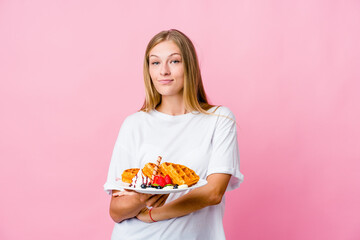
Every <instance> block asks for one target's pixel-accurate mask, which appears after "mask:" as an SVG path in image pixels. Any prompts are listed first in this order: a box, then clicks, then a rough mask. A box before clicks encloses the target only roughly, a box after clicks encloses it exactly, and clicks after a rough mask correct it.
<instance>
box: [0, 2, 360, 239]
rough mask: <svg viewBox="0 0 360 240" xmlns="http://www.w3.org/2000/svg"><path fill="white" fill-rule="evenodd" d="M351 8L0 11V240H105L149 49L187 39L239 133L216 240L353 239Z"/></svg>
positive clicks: (358, 49) (243, 5) (61, 6)
mask: <svg viewBox="0 0 360 240" xmlns="http://www.w3.org/2000/svg"><path fill="white" fill-rule="evenodd" d="M359 23H360V2H359V1H329V0H326V1H325V0H323V1H319V0H315V1H314V0H301V1H300V0H299V1H275V0H274V1H266V0H256V1H228V2H226V1H205V0H203V1H191V0H189V1H172V0H166V1H160V0H158V1H119V0H118V1H94V0H92V1H89V0H86V1H85V0H81V1H60V0H58V1H54V0H53V1H46V0H43V1H40V0H37V1H26V0H24V1H10V0H7V1H6V0H2V1H0V111H1V115H0V160H1V162H0V187H1V197H0V239H4V240H8V239H22V240H24V239H25V240H26V239H38V240H42V239H53V240H58V239H88V240H95V239H109V238H110V235H111V231H112V226H113V223H112V221H111V219H110V217H109V215H108V205H109V197H108V196H107V195H106V194H105V192H103V184H104V182H105V178H106V174H107V169H108V165H109V161H110V157H111V153H112V149H113V145H114V143H115V139H116V136H117V132H118V129H119V127H120V125H121V123H122V121H123V119H124V117H125V116H127V115H129V114H131V113H133V112H135V111H137V110H138V109H139V108H140V106H141V104H142V102H143V98H144V89H143V83H142V60H143V53H144V51H145V47H146V44H147V42H148V41H149V40H150V38H151V37H152V36H153V35H154V34H156V33H157V32H159V31H161V30H163V29H169V28H178V29H179V30H181V31H183V32H185V33H186V34H187V35H188V36H190V38H191V39H192V40H193V41H194V43H195V45H196V47H197V50H198V54H199V58H200V62H201V68H202V73H203V79H204V84H205V87H206V90H207V93H208V95H209V97H210V99H211V101H212V103H215V104H222V105H225V106H227V107H229V108H230V109H231V110H232V111H233V112H234V113H235V115H236V117H237V121H238V124H239V126H240V127H239V129H238V133H239V144H240V150H241V161H242V162H241V171H242V172H243V173H244V175H245V182H244V183H243V184H242V186H241V187H240V188H239V189H237V190H235V191H233V192H230V193H228V194H227V209H226V214H225V224H224V225H225V230H226V235H227V238H228V239H268V240H272V239H277V240H282V239H299V240H300V239H301V240H302V239H328V240H335V239H336V240H337V239H342V240H344V239H354V240H355V239H360V230H359V226H360V217H359V213H360V204H359V202H360V175H359V172H360V161H359V160H360V150H359V149H360V125H359V122H360V105H359V102H360V68H359V66H360V57H359V56H360V44H359V42H360V27H359Z"/></svg>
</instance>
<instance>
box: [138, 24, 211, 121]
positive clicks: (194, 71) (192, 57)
mask: <svg viewBox="0 0 360 240" xmlns="http://www.w3.org/2000/svg"><path fill="white" fill-rule="evenodd" d="M168 40H170V41H173V42H174V43H175V44H176V45H177V46H178V48H179V49H180V52H181V57H182V59H183V64H184V91H183V96H184V103H185V108H186V110H187V111H189V112H191V111H198V112H201V113H205V114H208V112H207V110H209V109H210V108H211V107H213V105H211V104H209V103H208V101H207V98H206V93H205V90H204V86H203V83H202V79H201V73H200V67H199V61H198V58H197V55H196V51H195V47H194V44H193V43H192V42H191V40H190V39H189V38H188V37H187V36H186V35H185V34H184V33H182V32H180V31H179V30H176V29H170V30H168V31H162V32H160V33H158V34H156V35H155V36H154V37H153V38H152V39H151V40H150V42H149V43H148V45H147V47H146V51H145V58H144V70H143V71H144V83H145V94H146V95H145V101H144V104H143V106H142V108H141V109H140V111H144V112H149V111H151V110H154V109H155V108H156V107H157V106H158V105H159V104H160V103H161V95H160V94H159V92H158V91H157V90H156V89H155V86H154V84H153V82H152V81H151V77H150V72H149V53H150V51H151V50H152V49H153V47H155V46H156V45H157V44H159V43H161V42H163V41H168Z"/></svg>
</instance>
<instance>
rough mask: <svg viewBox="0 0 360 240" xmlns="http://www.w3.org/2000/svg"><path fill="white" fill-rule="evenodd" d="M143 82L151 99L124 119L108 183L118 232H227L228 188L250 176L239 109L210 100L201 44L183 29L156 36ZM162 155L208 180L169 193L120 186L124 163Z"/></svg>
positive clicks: (135, 235) (178, 235) (207, 235)
mask: <svg viewBox="0 0 360 240" xmlns="http://www.w3.org/2000/svg"><path fill="white" fill-rule="evenodd" d="M144 81H145V89H146V98H145V102H144V105H143V107H142V108H141V110H140V111H139V112H136V113H134V114H132V115H130V116H128V117H127V118H126V119H125V121H124V122H123V124H122V127H121V129H120V132H119V136H118V138H117V141H116V144H115V147H114V152H113V156H112V159H111V163H110V168H109V173H108V178H107V182H106V183H105V185H104V188H105V190H106V191H107V192H108V193H109V194H110V193H112V197H111V202H110V216H111V217H112V219H113V220H114V221H115V222H116V223H115V227H114V230H113V234H112V239H113V240H115V239H182V240H184V239H186V240H191V239H208V240H209V239H216V240H219V239H225V234H224V230H223V224H222V218H223V214H224V207H225V202H224V193H225V191H226V190H232V189H235V188H237V187H238V186H239V184H240V183H241V182H242V180H243V175H242V174H241V173H240V171H239V152H238V144H237V137H236V123H235V117H234V115H233V114H232V112H231V111H230V110H229V109H228V108H226V107H222V106H213V105H210V104H209V103H208V101H207V99H206V94H205V91H204V88H203V84H202V79H201V74H200V69H199V63H198V59H197V56H196V52H195V48H194V46H193V44H192V42H191V41H190V39H189V38H188V37H187V36H185V35H184V34H183V33H182V32H180V31H178V30H173V29H172V30H169V31H162V32H160V33H158V34H157V35H155V36H154V37H153V38H152V39H151V40H150V42H149V44H148V46H147V49H146V53H145V59H144ZM158 156H162V157H163V162H172V163H177V164H182V165H185V166H187V167H189V168H191V169H193V170H194V171H195V172H196V173H197V174H198V175H199V176H200V178H202V179H206V180H207V182H208V184H206V185H205V186H203V187H199V188H196V189H193V190H191V191H186V192H182V193H172V194H170V195H149V194H140V193H137V192H135V191H118V190H114V189H116V187H114V186H115V184H114V182H115V180H116V179H119V178H121V174H122V172H123V171H124V170H125V169H128V168H142V167H143V166H144V165H145V164H146V163H148V162H156V159H157V157H158ZM146 206H148V207H153V208H152V209H151V211H150V212H149V210H148V208H146Z"/></svg>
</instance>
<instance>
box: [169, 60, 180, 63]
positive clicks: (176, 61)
mask: <svg viewBox="0 0 360 240" xmlns="http://www.w3.org/2000/svg"><path fill="white" fill-rule="evenodd" d="M179 62H180V61H179V60H172V61H171V63H179Z"/></svg>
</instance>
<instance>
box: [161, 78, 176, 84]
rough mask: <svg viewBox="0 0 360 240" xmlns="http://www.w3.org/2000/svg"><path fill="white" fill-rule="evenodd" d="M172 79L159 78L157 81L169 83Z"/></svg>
mask: <svg viewBox="0 0 360 240" xmlns="http://www.w3.org/2000/svg"><path fill="white" fill-rule="evenodd" d="M172 81H174V80H173V79H162V80H159V82H160V83H161V84H169V83H171V82H172Z"/></svg>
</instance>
